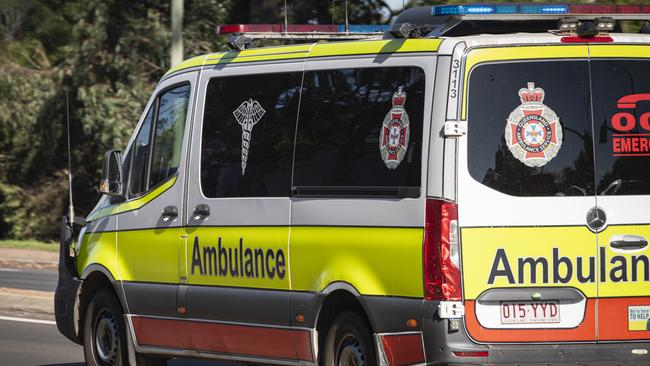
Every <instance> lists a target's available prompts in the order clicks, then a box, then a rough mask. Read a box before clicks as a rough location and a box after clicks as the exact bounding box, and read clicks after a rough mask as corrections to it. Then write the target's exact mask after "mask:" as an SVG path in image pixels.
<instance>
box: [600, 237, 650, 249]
mask: <svg viewBox="0 0 650 366" xmlns="http://www.w3.org/2000/svg"><path fill="white" fill-rule="evenodd" d="M609 246H610V247H612V248H614V249H621V250H640V249H644V248H645V247H647V246H648V240H647V239H646V238H644V237H642V236H639V235H627V234H625V235H614V236H612V237H611V238H610V239H609Z"/></svg>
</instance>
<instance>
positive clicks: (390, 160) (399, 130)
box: [379, 86, 409, 169]
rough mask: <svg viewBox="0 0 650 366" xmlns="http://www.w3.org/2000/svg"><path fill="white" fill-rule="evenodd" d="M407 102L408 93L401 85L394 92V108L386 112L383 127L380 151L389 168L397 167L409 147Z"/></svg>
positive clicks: (380, 137)
mask: <svg viewBox="0 0 650 366" xmlns="http://www.w3.org/2000/svg"><path fill="white" fill-rule="evenodd" d="M405 102H406V93H404V92H403V91H402V87H401V86H400V87H399V89H398V90H397V92H395V93H394V94H393V108H391V110H390V111H388V113H386V117H384V123H383V125H382V128H381V135H380V136H379V152H380V153H381V159H382V160H383V161H384V163H385V164H386V166H387V167H388V169H395V168H397V167H398V166H399V164H400V163H401V162H402V159H404V155H406V150H407V149H408V143H409V116H408V114H407V113H406V110H405V109H404V103H405Z"/></svg>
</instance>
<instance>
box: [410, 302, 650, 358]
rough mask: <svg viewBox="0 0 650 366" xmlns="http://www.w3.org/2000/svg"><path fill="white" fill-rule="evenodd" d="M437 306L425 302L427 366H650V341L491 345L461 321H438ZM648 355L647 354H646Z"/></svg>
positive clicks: (424, 335) (423, 315)
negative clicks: (479, 341)
mask: <svg viewBox="0 0 650 366" xmlns="http://www.w3.org/2000/svg"><path fill="white" fill-rule="evenodd" d="M437 307H438V303H437V302H435V301H431V302H429V301H425V302H424V306H423V311H422V334H423V343H424V350H425V355H426V364H427V365H648V364H650V342H634V343H631V342H630V343H582V344H576V343H562V344H526V345H514V344H513V345H510V344H488V345H482V344H481V345H479V344H476V343H474V342H473V341H472V340H470V339H469V337H468V336H467V333H466V331H465V328H464V324H463V321H460V328H459V329H458V330H454V331H450V330H449V320H446V319H439V318H438V316H437V314H436V312H437ZM486 351H487V352H488V356H487V357H457V356H455V355H454V352H456V353H457V354H458V352H486ZM644 353H645V354H644Z"/></svg>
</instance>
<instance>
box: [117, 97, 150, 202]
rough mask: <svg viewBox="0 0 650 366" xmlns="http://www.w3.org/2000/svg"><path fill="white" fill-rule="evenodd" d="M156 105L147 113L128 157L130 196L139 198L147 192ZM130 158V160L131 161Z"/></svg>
mask: <svg viewBox="0 0 650 366" xmlns="http://www.w3.org/2000/svg"><path fill="white" fill-rule="evenodd" d="M154 109H155V105H152V106H151V108H149V112H147V116H146V117H145V119H144V122H143V123H142V126H141V127H140V131H139V132H138V135H137V136H136V138H135V140H134V141H133V144H131V150H130V152H129V154H128V155H127V160H126V161H127V162H130V164H131V168H130V169H124V170H125V171H128V172H129V173H128V177H129V191H128V196H137V195H140V194H141V193H142V192H145V191H146V190H147V189H146V182H147V170H148V163H149V147H150V140H151V139H150V135H151V121H152V119H153V118H152V116H153V113H154ZM129 158H130V160H129Z"/></svg>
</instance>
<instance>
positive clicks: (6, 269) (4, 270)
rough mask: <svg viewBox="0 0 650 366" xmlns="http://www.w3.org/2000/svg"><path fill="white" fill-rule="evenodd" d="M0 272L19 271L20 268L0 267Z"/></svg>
mask: <svg viewBox="0 0 650 366" xmlns="http://www.w3.org/2000/svg"><path fill="white" fill-rule="evenodd" d="M0 272H20V270H19V269H15V268H0Z"/></svg>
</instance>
